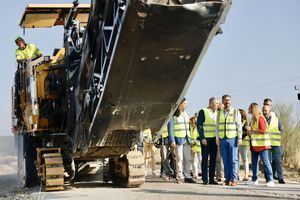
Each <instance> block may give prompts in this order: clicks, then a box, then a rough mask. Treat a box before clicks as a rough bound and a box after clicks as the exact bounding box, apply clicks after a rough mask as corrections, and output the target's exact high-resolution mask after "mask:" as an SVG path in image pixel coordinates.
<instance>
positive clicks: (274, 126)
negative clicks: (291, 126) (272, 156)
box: [267, 115, 281, 146]
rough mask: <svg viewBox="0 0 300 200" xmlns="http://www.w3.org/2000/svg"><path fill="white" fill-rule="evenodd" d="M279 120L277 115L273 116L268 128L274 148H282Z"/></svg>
mask: <svg viewBox="0 0 300 200" xmlns="http://www.w3.org/2000/svg"><path fill="white" fill-rule="evenodd" d="M278 121H279V120H278V118H277V117H276V115H272V116H271V121H270V124H269V127H268V131H267V132H268V133H269V136H270V141H271V145H272V146H281V132H280V130H279V127H278Z"/></svg>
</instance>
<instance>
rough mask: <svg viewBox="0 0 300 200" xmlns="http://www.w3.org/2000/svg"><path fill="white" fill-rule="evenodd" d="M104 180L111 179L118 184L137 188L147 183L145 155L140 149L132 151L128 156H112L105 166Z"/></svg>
mask: <svg viewBox="0 0 300 200" xmlns="http://www.w3.org/2000/svg"><path fill="white" fill-rule="evenodd" d="M103 180H104V182H109V181H110V180H111V181H112V182H113V184H114V185H116V186H121V187H127V188H135V187H139V186H140V185H142V184H144V183H145V165H144V156H143V154H142V153H141V152H139V151H130V152H129V153H128V154H127V155H126V156H123V157H120V158H110V160H109V163H108V165H106V166H104V177H103Z"/></svg>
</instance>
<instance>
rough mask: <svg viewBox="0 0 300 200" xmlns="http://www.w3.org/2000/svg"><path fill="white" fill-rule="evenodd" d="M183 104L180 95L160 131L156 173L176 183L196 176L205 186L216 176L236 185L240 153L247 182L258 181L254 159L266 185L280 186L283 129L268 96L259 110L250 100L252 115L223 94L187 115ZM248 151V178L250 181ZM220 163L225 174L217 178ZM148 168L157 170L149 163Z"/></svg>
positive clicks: (212, 182)
mask: <svg viewBox="0 0 300 200" xmlns="http://www.w3.org/2000/svg"><path fill="white" fill-rule="evenodd" d="M186 107H187V100H186V99H183V100H182V101H181V103H180V105H179V106H178V109H177V110H176V112H175V113H174V115H173V117H171V118H170V119H169V121H168V124H167V126H166V127H165V128H164V130H163V132H162V146H161V165H162V166H161V173H160V174H161V176H162V177H163V178H165V179H171V178H175V179H176V180H177V182H178V183H183V182H188V183H196V181H195V180H196V178H197V177H200V176H201V177H202V181H203V184H204V185H207V184H211V185H218V184H219V183H218V182H221V181H222V179H221V178H225V180H224V181H223V182H222V185H228V186H236V185H237V183H238V180H239V179H241V178H240V177H239V173H238V172H239V168H240V162H239V155H241V158H242V164H243V169H244V177H243V179H241V180H243V181H248V182H247V184H251V185H258V184H259V183H258V171H259V163H260V162H259V158H260V161H261V163H262V171H263V172H264V176H265V180H266V186H268V187H272V186H274V179H277V180H278V183H280V184H284V183H285V181H284V178H283V175H282V148H281V136H282V133H283V128H282V124H281V123H280V121H279V119H278V117H277V116H276V114H275V113H274V112H272V100H271V99H265V100H264V102H263V107H262V109H261V108H260V107H259V105H258V104H257V103H251V104H250V106H249V108H248V113H249V114H250V115H251V119H250V118H249V119H248V117H247V113H246V111H244V110H242V109H235V108H233V107H232V105H231V96H230V95H224V96H223V97H222V102H219V101H218V99H217V98H215V97H211V98H210V99H209V106H208V107H207V108H203V109H201V110H200V111H199V113H196V114H195V116H193V117H191V118H190V117H189V116H188V114H187V112H186ZM149 131H150V130H148V133H147V134H145V136H146V135H149ZM150 134H151V131H150ZM145 143H147V142H144V144H145ZM248 149H250V152H251V163H252V180H249V162H248V158H247V152H248ZM146 151H147V150H146ZM152 151H153V150H152ZM145 153H147V152H145ZM152 153H153V152H152ZM148 154H149V151H148ZM218 154H219V156H218ZM146 156H147V155H146ZM148 158H149V155H148ZM145 161H147V158H146V157H145ZM221 161H223V166H224V170H223V171H224V177H221V176H222V175H221V168H222V165H221ZM146 166H147V163H146ZM152 172H153V175H154V174H157V173H156V172H155V162H154V161H152ZM216 175H217V176H216Z"/></svg>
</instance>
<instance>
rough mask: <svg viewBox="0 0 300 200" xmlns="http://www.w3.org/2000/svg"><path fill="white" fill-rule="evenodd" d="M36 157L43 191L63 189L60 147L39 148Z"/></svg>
mask: <svg viewBox="0 0 300 200" xmlns="http://www.w3.org/2000/svg"><path fill="white" fill-rule="evenodd" d="M56 150H57V152H55V151H56ZM47 151H48V152H47ZM53 151H54V152H53ZM38 158H39V159H38V163H39V176H40V177H41V180H42V183H43V186H44V189H45V191H56V190H63V189H64V166H63V160H62V156H61V153H60V149H59V148H57V149H51V148H50V149H39V150H38Z"/></svg>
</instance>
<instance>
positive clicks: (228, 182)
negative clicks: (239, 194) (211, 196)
mask: <svg viewBox="0 0 300 200" xmlns="http://www.w3.org/2000/svg"><path fill="white" fill-rule="evenodd" d="M230 184H231V183H230V181H224V182H223V183H222V185H224V186H225V185H230Z"/></svg>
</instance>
